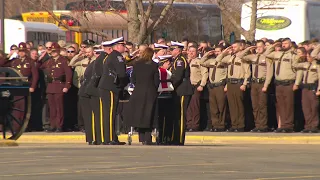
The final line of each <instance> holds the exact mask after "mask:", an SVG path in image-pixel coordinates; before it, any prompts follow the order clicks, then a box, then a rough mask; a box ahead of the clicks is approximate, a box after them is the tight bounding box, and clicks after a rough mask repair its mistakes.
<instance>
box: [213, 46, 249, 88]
mask: <svg viewBox="0 0 320 180" xmlns="http://www.w3.org/2000/svg"><path fill="white" fill-rule="evenodd" d="M247 52H248V51H247V50H244V51H241V52H238V53H237V54H233V55H225V54H223V53H222V54H220V55H219V56H218V57H217V58H216V60H217V61H218V62H222V63H226V64H228V79H244V81H243V85H247V84H248V80H249V78H250V76H251V70H250V65H249V64H248V63H245V62H244V61H243V60H242V58H243V56H244V55H246V54H247Z"/></svg>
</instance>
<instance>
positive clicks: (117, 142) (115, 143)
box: [108, 141, 126, 145]
mask: <svg viewBox="0 0 320 180" xmlns="http://www.w3.org/2000/svg"><path fill="white" fill-rule="evenodd" d="M108 145H126V143H125V142H120V141H111V142H109V143H108Z"/></svg>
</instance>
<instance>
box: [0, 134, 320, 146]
mask: <svg viewBox="0 0 320 180" xmlns="http://www.w3.org/2000/svg"><path fill="white" fill-rule="evenodd" d="M118 137H119V141H122V142H127V140H128V136H127V135H120V136H118ZM153 141H155V139H154V138H153ZM18 142H19V143H70V144H73V143H85V135H63V134H58V135H56V134H54V135H23V136H21V137H20V139H19V140H18ZM132 143H133V144H139V142H138V135H133V136H132ZM186 144H203V145H210V144H320V136H232V135H230V136H219V135H218V136H214V135H212V136H203V135H187V136H186ZM0 146H1V145H0Z"/></svg>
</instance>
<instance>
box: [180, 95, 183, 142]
mask: <svg viewBox="0 0 320 180" xmlns="http://www.w3.org/2000/svg"><path fill="white" fill-rule="evenodd" d="M183 103H184V96H181V102H180V108H181V112H180V113H181V115H180V118H181V119H180V121H181V124H180V143H183V137H182V135H183V126H184V124H183V118H184V116H183V113H184V112H183Z"/></svg>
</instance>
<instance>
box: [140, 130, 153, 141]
mask: <svg viewBox="0 0 320 180" xmlns="http://www.w3.org/2000/svg"><path fill="white" fill-rule="evenodd" d="M138 132H139V142H147V143H151V142H152V136H151V132H152V129H151V128H139V129H138Z"/></svg>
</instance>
